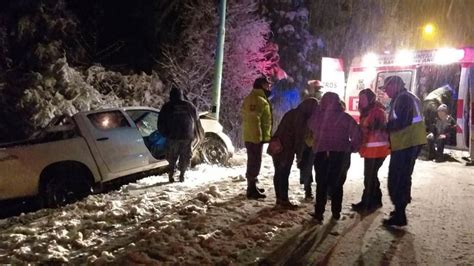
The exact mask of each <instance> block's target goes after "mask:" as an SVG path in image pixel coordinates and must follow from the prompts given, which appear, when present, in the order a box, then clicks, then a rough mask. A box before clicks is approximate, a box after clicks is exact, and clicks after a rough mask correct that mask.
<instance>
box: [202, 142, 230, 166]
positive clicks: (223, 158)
mask: <svg viewBox="0 0 474 266" xmlns="http://www.w3.org/2000/svg"><path fill="white" fill-rule="evenodd" d="M200 156H201V159H202V162H204V163H208V164H219V165H227V163H228V160H229V157H230V156H229V152H228V150H227V146H226V145H225V143H224V142H223V141H222V140H221V139H220V138H219V137H218V136H214V135H206V137H205V138H204V140H203V141H202V142H201V144H200Z"/></svg>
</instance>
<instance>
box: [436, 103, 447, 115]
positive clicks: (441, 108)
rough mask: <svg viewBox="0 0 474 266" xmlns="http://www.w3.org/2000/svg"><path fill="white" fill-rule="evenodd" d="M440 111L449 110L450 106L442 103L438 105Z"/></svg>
mask: <svg viewBox="0 0 474 266" xmlns="http://www.w3.org/2000/svg"><path fill="white" fill-rule="evenodd" d="M438 112H446V113H447V112H448V106H447V105H446V104H444V103H443V104H442V105H440V106H439V107H438Z"/></svg>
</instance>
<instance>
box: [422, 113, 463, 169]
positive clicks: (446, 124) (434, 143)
mask: <svg viewBox="0 0 474 266" xmlns="http://www.w3.org/2000/svg"><path fill="white" fill-rule="evenodd" d="M429 131H430V133H429V134H428V136H427V137H426V139H427V140H428V147H429V155H428V159H430V160H432V159H434V160H435V162H443V161H444V146H445V145H446V144H447V143H449V142H448V140H449V139H451V138H453V135H455V134H456V120H454V118H452V117H451V116H450V115H449V114H448V106H446V104H442V105H440V106H439V107H438V117H437V118H436V120H435V121H434V123H433V124H432V125H430V127H429Z"/></svg>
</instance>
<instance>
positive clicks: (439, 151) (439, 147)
mask: <svg viewBox="0 0 474 266" xmlns="http://www.w3.org/2000/svg"><path fill="white" fill-rule="evenodd" d="M445 143H446V139H437V140H436V158H437V159H443V153H444V145H445Z"/></svg>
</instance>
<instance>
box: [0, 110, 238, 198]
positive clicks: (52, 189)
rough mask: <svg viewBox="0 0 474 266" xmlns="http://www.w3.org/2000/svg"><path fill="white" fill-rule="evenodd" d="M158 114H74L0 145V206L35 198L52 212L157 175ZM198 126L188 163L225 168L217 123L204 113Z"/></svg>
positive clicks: (226, 154)
mask: <svg viewBox="0 0 474 266" xmlns="http://www.w3.org/2000/svg"><path fill="white" fill-rule="evenodd" d="M158 114H159V110H157V109H154V108H150V107H127V108H114V109H104V110H98V111H89V112H79V113H77V114H75V115H74V116H72V117H70V116H61V117H58V118H56V119H54V120H53V121H52V122H51V123H50V125H49V126H48V127H46V129H45V130H43V131H41V132H39V133H37V134H35V135H33V137H32V138H30V139H28V140H25V141H20V142H14V143H4V144H0V201H4V200H10V199H18V198H25V197H37V199H38V202H39V203H40V206H42V207H56V206H60V205H64V204H67V203H70V202H73V201H76V200H78V199H81V198H83V197H85V196H87V195H88V194H89V193H91V192H92V191H94V192H95V191H100V189H101V188H102V187H103V186H102V185H103V184H104V183H107V182H109V181H113V180H118V179H123V178H126V177H135V176H144V175H147V174H152V173H153V172H156V170H159V169H163V168H164V167H166V166H167V165H168V163H167V161H166V160H165V158H164V149H163V147H164V146H163V139H161V138H160V136H159V133H158V131H157V121H158ZM200 121H201V124H202V126H203V129H204V132H205V137H204V139H202V140H198V141H196V142H195V143H194V144H193V145H194V151H195V152H194V158H193V159H197V160H201V161H205V162H208V163H221V164H225V163H226V162H227V160H228V159H229V158H230V157H231V156H232V154H233V152H234V147H233V145H232V142H231V141H230V139H229V137H228V136H227V135H225V134H224V133H223V132H222V126H221V125H220V124H219V122H218V121H216V120H214V119H212V118H211V117H207V116H206V114H205V113H204V114H201V115H200ZM155 143H158V144H155ZM160 143H161V144H160ZM160 145H161V146H160Z"/></svg>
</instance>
